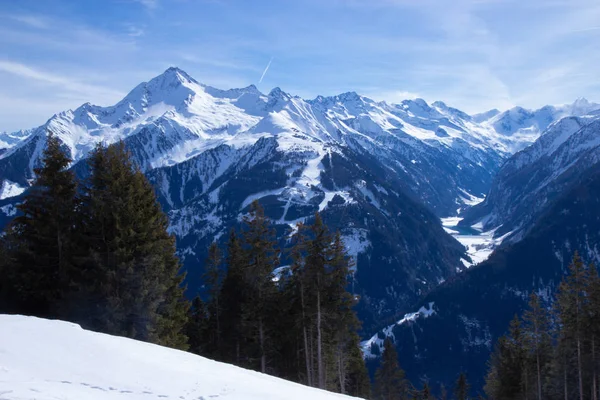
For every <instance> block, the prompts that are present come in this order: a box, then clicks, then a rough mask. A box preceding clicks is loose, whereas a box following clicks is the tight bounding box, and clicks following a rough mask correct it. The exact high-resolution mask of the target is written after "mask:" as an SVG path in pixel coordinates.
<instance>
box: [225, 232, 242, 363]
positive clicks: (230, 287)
mask: <svg viewBox="0 0 600 400" xmlns="http://www.w3.org/2000/svg"><path fill="white" fill-rule="evenodd" d="M225 263H226V265H227V270H226V273H225V278H224V279H223V285H222V286H221V293H220V298H221V306H222V311H221V315H222V321H223V323H222V331H223V334H222V340H223V346H222V347H223V348H222V358H223V361H226V362H230V363H233V364H236V365H239V366H249V365H247V362H246V356H245V353H246V352H245V348H244V347H245V342H246V336H247V331H246V330H245V329H244V328H243V323H242V308H243V306H244V304H246V302H247V300H246V299H247V290H246V288H245V278H244V273H245V271H244V268H245V265H246V256H245V254H244V251H243V249H242V245H241V242H240V239H239V237H238V235H237V233H236V232H235V231H234V230H232V231H231V232H230V233H229V240H228V242H227V258H226V260H225Z"/></svg>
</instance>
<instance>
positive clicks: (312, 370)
mask: <svg viewBox="0 0 600 400" xmlns="http://www.w3.org/2000/svg"><path fill="white" fill-rule="evenodd" d="M309 338H310V374H311V375H310V380H311V382H312V383H313V385H314V384H315V345H314V334H313V331H312V326H311V328H310V332H309Z"/></svg>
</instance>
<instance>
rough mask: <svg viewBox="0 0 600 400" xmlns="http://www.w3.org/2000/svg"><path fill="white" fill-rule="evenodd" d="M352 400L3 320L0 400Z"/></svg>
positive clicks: (144, 348) (20, 319)
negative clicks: (222, 399) (223, 399)
mask: <svg viewBox="0 0 600 400" xmlns="http://www.w3.org/2000/svg"><path fill="white" fill-rule="evenodd" d="M222 397H224V398H226V399H228V400H229V399H231V400H236V399H250V400H252V399H260V400H268V399H289V400H294V399H311V400H330V399H350V397H347V396H342V395H339V394H335V393H329V392H326V391H322V390H318V389H314V388H309V387H306V386H302V385H299V384H296V383H293V382H288V381H285V380H282V379H278V378H275V377H272V376H268V375H264V374H260V373H258V372H254V371H249V370H245V369H242V368H238V367H234V366H232V365H228V364H223V363H219V362H216V361H212V360H208V359H206V358H203V357H199V356H196V355H193V354H191V353H186V352H182V351H178V350H173V349H169V348H166V347H161V346H156V345H152V344H149V343H143V342H138V341H135V340H131V339H127V338H122V337H116V336H110V335H105V334H100V333H95V332H90V331H86V330H83V329H81V327H79V326H78V325H75V324H71V323H68V322H63V321H50V320H44V319H39V318H33V317H25V316H20V315H16V316H14V315H0V399H2V400H8V399H10V400H13V399H14V400H16V399H19V400H29V399H31V400H33V399H36V400H47V399H64V400H71V399H72V400H81V399H88V400H100V399H102V400H104V399H127V400H138V399H139V400H152V399H181V400H188V399H189V400H191V399H195V400H209V399H219V398H222Z"/></svg>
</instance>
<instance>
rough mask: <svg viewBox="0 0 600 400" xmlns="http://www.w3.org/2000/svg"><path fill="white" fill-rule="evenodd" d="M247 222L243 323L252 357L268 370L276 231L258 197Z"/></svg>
mask: <svg viewBox="0 0 600 400" xmlns="http://www.w3.org/2000/svg"><path fill="white" fill-rule="evenodd" d="M244 223H245V225H246V229H245V231H244V233H243V238H244V247H245V261H246V264H245V265H244V270H243V274H244V282H245V287H244V290H245V291H246V301H245V303H244V304H243V306H242V325H243V327H244V329H245V330H246V331H247V332H249V333H250V334H249V339H250V340H251V341H252V342H253V344H254V346H253V347H254V351H251V352H250V353H249V356H250V360H251V362H253V360H256V361H257V362H259V365H260V371H261V372H263V373H265V372H267V363H268V361H269V360H268V358H269V354H268V352H269V350H270V345H269V344H268V343H269V342H270V341H271V338H272V331H271V329H270V328H271V326H270V324H269V318H270V317H271V316H272V315H273V314H272V312H273V306H274V304H275V303H274V301H273V300H274V296H275V293H276V287H275V284H274V282H273V279H272V278H273V275H272V273H273V270H274V269H275V268H276V267H277V264H278V262H279V260H278V257H277V256H278V253H277V250H276V247H275V246H276V242H275V240H274V232H273V230H272V229H271V227H270V226H269V222H268V220H267V218H266V217H265V215H264V211H263V209H262V207H260V205H259V204H258V202H257V201H254V202H253V203H252V204H251V206H250V215H249V216H248V217H245V218H244Z"/></svg>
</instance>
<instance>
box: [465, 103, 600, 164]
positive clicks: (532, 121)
mask: <svg viewBox="0 0 600 400" xmlns="http://www.w3.org/2000/svg"><path fill="white" fill-rule="evenodd" d="M598 109H600V104H597V103H591V102H589V101H588V100H586V99H584V98H579V99H577V100H575V102H574V103H572V104H565V105H560V106H544V107H542V108H540V109H538V110H528V109H525V108H523V107H514V108H511V109H510V110H507V111H504V112H502V113H500V112H499V111H498V110H491V111H488V112H486V113H482V114H477V115H474V116H473V119H474V120H475V121H478V122H480V123H482V125H483V126H485V127H488V128H492V129H493V130H494V131H495V132H497V133H499V134H501V135H504V136H506V137H507V138H511V139H513V141H512V142H510V145H509V146H510V151H511V152H517V151H519V150H522V149H524V148H525V147H526V146H528V145H530V144H531V143H533V142H534V141H535V140H536V139H537V138H538V137H540V135H541V133H542V132H543V131H545V130H546V129H547V128H548V127H549V126H550V125H551V124H552V123H554V122H556V121H558V120H559V119H561V118H564V117H569V116H582V115H586V114H589V113H590V112H592V111H594V110H598Z"/></svg>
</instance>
